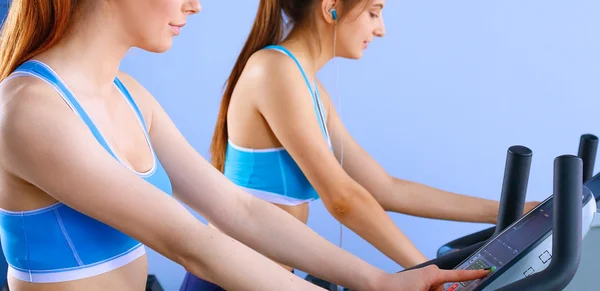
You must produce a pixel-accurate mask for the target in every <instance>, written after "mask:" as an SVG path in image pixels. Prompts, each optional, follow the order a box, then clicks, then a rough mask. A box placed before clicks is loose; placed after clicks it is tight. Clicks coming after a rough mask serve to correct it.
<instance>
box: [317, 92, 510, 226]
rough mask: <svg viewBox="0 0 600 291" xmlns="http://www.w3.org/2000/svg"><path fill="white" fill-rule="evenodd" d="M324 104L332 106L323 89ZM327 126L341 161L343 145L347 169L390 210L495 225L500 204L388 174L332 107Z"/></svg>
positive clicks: (345, 168)
mask: <svg viewBox="0 0 600 291" xmlns="http://www.w3.org/2000/svg"><path fill="white" fill-rule="evenodd" d="M320 90H321V94H322V95H323V102H324V103H325V102H326V103H325V104H327V103H329V104H331V100H330V99H329V96H328V94H327V93H326V91H325V89H324V88H322V87H320ZM330 108H331V109H330V112H329V114H330V116H329V120H328V127H329V129H330V131H331V135H332V144H333V146H334V149H335V153H336V156H337V158H338V160H340V158H341V156H340V153H341V149H342V144H341V143H342V141H343V142H344V145H343V149H344V164H343V166H344V170H346V172H347V173H348V174H349V175H350V176H351V177H352V178H353V179H354V180H356V181H357V182H358V183H360V184H361V185H362V186H363V187H365V188H366V189H367V190H368V191H369V192H370V193H371V194H372V195H373V196H374V197H375V199H377V201H378V202H379V204H381V206H382V207H383V208H384V209H385V210H387V211H393V212H399V213H404V214H409V215H414V216H420V217H426V218H434V219H444V220H454V221H468V222H482V223H496V218H497V216H498V206H499V203H498V202H497V201H493V200H487V199H482V198H478V197H471V196H466V195H461V194H456V193H452V192H448V191H444V190H440V189H437V188H434V187H430V186H427V185H424V184H421V183H416V182H412V181H407V180H402V179H398V178H395V177H392V176H391V175H389V174H388V173H387V172H386V171H385V170H384V169H383V168H382V167H381V166H380V165H379V163H377V161H375V160H374V159H373V158H372V157H371V156H370V155H369V154H368V153H367V152H366V151H365V150H364V149H363V148H362V147H361V146H360V145H359V144H358V143H357V142H356V141H355V140H354V139H353V138H352V136H351V135H350V134H349V133H348V131H347V130H346V128H345V127H344V124H343V123H342V121H341V119H340V117H339V115H338V113H337V112H336V110H335V108H334V107H333V106H330Z"/></svg>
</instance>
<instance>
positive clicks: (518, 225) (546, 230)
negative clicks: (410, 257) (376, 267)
mask: <svg viewBox="0 0 600 291" xmlns="http://www.w3.org/2000/svg"><path fill="white" fill-rule="evenodd" d="M588 138H590V139H588ZM586 140H587V141H589V140H591V141H592V143H591V144H592V145H594V138H593V137H592V136H585V137H582V141H583V142H582V144H584V143H587V142H586ZM595 141H596V142H597V139H595ZM596 145H597V143H596ZM588 146H589V144H588V145H587V146H586V145H584V146H583V147H580V153H579V155H578V156H573V155H565V156H560V157H558V158H556V159H555V164H554V186H553V189H554V191H553V195H551V196H550V197H548V198H547V199H546V200H544V201H543V202H542V203H540V205H538V206H537V207H536V208H535V209H533V210H531V211H530V212H528V213H527V214H525V215H523V216H522V217H519V218H518V219H516V221H514V222H513V223H511V224H510V225H508V226H507V227H504V228H502V227H503V220H501V219H499V222H498V225H497V226H496V228H495V230H494V232H493V234H492V235H491V236H490V238H489V239H486V240H483V241H480V242H475V243H474V244H473V245H470V246H464V247H462V248H460V249H457V250H455V251H453V252H450V253H447V254H445V255H442V256H440V257H438V258H436V259H434V260H432V261H429V262H427V263H425V264H421V265H419V266H415V267H414V268H419V267H423V266H426V265H429V264H435V265H437V266H438V267H440V268H442V269H484V268H491V269H492V271H491V273H490V274H489V275H488V276H487V277H485V278H483V279H480V280H474V281H470V282H454V283H448V284H446V285H445V286H444V287H445V288H444V290H446V291H465V290H469V291H479V290H586V289H590V287H591V286H594V284H595V283H596V281H597V280H596V278H595V271H596V270H598V269H599V267H600V249H599V248H598V247H597V244H598V243H600V217H599V216H600V214H599V213H598V205H597V204H598V201H600V174H598V175H596V176H594V177H592V178H589V176H591V172H592V171H593V163H592V165H590V164H588V165H585V166H584V162H583V159H582V157H583V158H584V159H588V161H589V160H593V159H594V158H595V149H594V148H595V146H593V147H592V150H590V151H588V150H589V147H588ZM585 148H588V150H585ZM581 149H583V150H581ZM586 151H587V153H584V152H586ZM586 155H587V156H586ZM511 160H512V161H511ZM528 163H529V162H528V161H527V155H519V154H517V155H515V152H514V151H511V150H509V157H508V158H507V168H506V169H505V184H504V185H506V184H509V185H506V186H507V187H509V186H512V189H513V192H512V193H511V191H505V189H504V188H505V187H503V193H502V194H503V197H502V198H501V201H502V202H501V209H500V212H501V213H503V214H504V215H506V217H508V216H510V215H511V214H512V215H514V216H513V217H512V218H514V217H516V214H518V212H514V211H513V212H511V211H507V210H509V209H510V208H512V209H513V210H515V209H522V207H520V206H521V205H522V203H524V201H525V191H522V190H523V189H525V188H526V180H527V178H528V171H529V170H528ZM511 165H516V166H517V169H516V173H518V172H519V171H520V173H521V175H520V176H519V175H515V174H514V173H513V174H512V175H510V173H506V172H507V171H510V168H511ZM519 166H520V167H523V168H521V169H518V168H519ZM507 177H508V178H507ZM584 180H585V181H586V182H585V183H583V181H584ZM519 185H520V186H519ZM508 197H511V198H512V199H513V200H509V199H507V198H508ZM512 218H510V217H509V219H507V220H506V221H509V220H510V219H512ZM411 269H413V268H411Z"/></svg>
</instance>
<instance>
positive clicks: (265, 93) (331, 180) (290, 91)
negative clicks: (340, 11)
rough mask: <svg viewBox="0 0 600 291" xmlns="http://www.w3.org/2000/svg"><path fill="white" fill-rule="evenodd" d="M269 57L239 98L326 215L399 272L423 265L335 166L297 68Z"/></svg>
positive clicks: (366, 194) (363, 193)
mask: <svg viewBox="0 0 600 291" xmlns="http://www.w3.org/2000/svg"><path fill="white" fill-rule="evenodd" d="M272 54H276V55H273V56H269V57H273V58H276V57H278V59H277V60H269V61H264V62H263V63H262V64H261V66H263V67H262V68H260V69H256V70H255V71H256V72H257V73H256V74H255V75H254V76H249V77H248V78H249V80H246V82H248V83H252V86H248V88H247V90H245V91H244V94H245V95H246V94H248V96H244V98H256V99H255V100H258V101H257V103H258V105H257V107H258V108H259V111H260V112H261V114H262V115H263V116H264V118H265V120H266V121H267V123H268V124H269V126H270V128H271V130H272V131H273V133H274V134H275V136H276V137H277V139H278V140H279V142H280V143H281V144H282V145H283V147H285V149H286V150H287V151H288V152H289V153H290V155H291V156H292V157H293V158H294V161H295V162H296V163H297V164H298V165H299V167H300V168H301V170H302V172H303V173H304V174H305V175H306V177H307V178H308V180H309V181H310V183H311V184H312V185H313V187H314V188H315V189H316V191H317V192H318V193H319V196H320V197H321V199H322V201H323V203H324V204H325V207H326V208H327V209H328V211H329V213H331V214H332V216H334V217H335V218H336V219H337V220H339V221H340V222H341V223H343V224H344V225H346V226H347V227H348V228H350V229H351V230H353V231H354V232H356V233H357V234H358V235H360V236H361V237H362V238H364V239H365V240H367V241H368V242H370V243H371V244H372V245H373V246H375V247H376V248H377V249H379V250H380V251H381V252H383V253H384V254H386V255H387V256H388V257H390V258H391V259H393V260H394V261H395V262H397V263H398V264H400V265H402V266H403V267H411V266H414V265H416V264H419V263H422V262H425V261H427V259H426V257H425V256H424V255H423V254H421V253H420V252H419V250H418V249H417V248H416V247H415V246H414V245H413V244H412V242H410V240H409V239H408V238H407V237H406V236H405V235H404V234H403V233H402V231H401V230H400V229H399V228H398V227H397V226H396V225H395V224H394V222H393V221H392V219H391V218H390V217H389V216H388V214H387V213H386V212H385V210H384V209H383V208H382V207H381V205H379V203H378V202H377V200H375V198H373V195H371V194H370V193H369V192H368V191H367V190H366V189H365V188H364V187H362V186H361V185H360V184H359V183H357V182H356V181H354V180H353V179H352V177H350V176H349V175H348V174H347V173H346V172H345V171H344V169H343V168H342V167H341V166H340V164H339V163H338V161H337V160H336V157H335V155H334V154H333V153H332V152H331V150H330V149H329V147H328V145H327V142H326V140H325V137H324V136H323V135H322V132H321V130H320V128H319V124H318V119H317V116H316V113H315V111H314V109H313V103H312V99H311V97H310V95H309V94H308V91H307V88H306V84H305V83H304V82H303V81H302V76H301V75H300V74H299V72H298V68H297V67H296V66H295V64H294V63H293V62H292V61H291V60H289V58H287V57H286V56H284V55H281V56H280V57H279V55H280V54H279V53H278V52H273V53H272ZM265 57H266V56H265ZM257 66H258V65H257ZM250 79H251V80H250ZM250 94H252V95H250Z"/></svg>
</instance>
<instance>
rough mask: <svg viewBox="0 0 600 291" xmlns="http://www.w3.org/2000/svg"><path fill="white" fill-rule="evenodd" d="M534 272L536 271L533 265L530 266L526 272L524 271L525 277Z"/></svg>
mask: <svg viewBox="0 0 600 291" xmlns="http://www.w3.org/2000/svg"><path fill="white" fill-rule="evenodd" d="M533 273H535V270H534V269H533V268H532V267H529V269H527V270H526V271H525V272H523V275H525V277H527V276H530V275H532V274H533Z"/></svg>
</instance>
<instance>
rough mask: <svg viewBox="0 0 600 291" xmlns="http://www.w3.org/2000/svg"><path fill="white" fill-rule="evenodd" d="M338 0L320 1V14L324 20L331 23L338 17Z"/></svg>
mask: <svg viewBox="0 0 600 291" xmlns="http://www.w3.org/2000/svg"><path fill="white" fill-rule="evenodd" d="M339 2H340V1H338V0H323V1H321V14H322V15H323V19H325V22H327V23H330V24H333V23H335V22H336V21H337V19H338V18H339V14H340V13H339V9H338V6H339V5H338V4H339Z"/></svg>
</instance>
